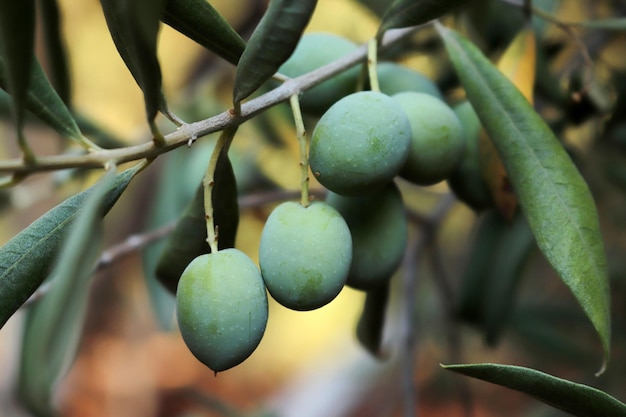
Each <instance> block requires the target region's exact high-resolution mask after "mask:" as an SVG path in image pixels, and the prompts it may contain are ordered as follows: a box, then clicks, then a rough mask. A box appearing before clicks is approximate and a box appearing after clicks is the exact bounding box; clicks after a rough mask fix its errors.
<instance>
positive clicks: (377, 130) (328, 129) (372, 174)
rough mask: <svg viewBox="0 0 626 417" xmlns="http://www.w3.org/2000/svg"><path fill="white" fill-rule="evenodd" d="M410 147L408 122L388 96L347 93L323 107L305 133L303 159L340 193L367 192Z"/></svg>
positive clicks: (394, 168) (388, 177)
mask: <svg viewBox="0 0 626 417" xmlns="http://www.w3.org/2000/svg"><path fill="white" fill-rule="evenodd" d="M410 145H411V125H410V123H409V120H408V119H407V116H406V114H405V113H404V111H403V110H402V107H400V105H399V104H398V103H397V102H396V101H395V100H393V99H392V98H391V97H389V96H387V95H385V94H382V93H378V92H373V91H361V92H358V93H353V94H350V95H348V96H346V97H344V98H342V99H341V100H339V101H338V102H336V103H335V104H333V106H332V107H331V108H330V109H328V111H327V112H326V113H324V115H323V116H322V117H321V119H320V120H319V122H318V123H317V125H316V126H315V129H314V130H313V134H312V136H311V146H310V154H309V162H310V165H311V171H312V172H313V174H314V175H315V177H316V178H317V180H318V181H319V182H320V183H321V184H322V185H324V186H325V187H326V188H328V189H329V190H331V191H334V192H336V193H338V194H344V195H358V194H365V193H368V192H373V191H375V190H376V189H380V188H382V187H383V186H384V185H385V184H387V183H388V182H390V181H391V180H392V179H393V178H394V177H395V176H396V175H397V174H398V172H399V171H400V168H401V167H402V166H403V165H404V163H405V161H406V158H407V156H408V150H409V146H410Z"/></svg>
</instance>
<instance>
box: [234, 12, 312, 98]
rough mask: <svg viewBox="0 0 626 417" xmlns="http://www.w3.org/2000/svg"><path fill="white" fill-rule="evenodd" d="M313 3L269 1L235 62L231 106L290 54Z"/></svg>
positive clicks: (260, 82)
mask: <svg viewBox="0 0 626 417" xmlns="http://www.w3.org/2000/svg"><path fill="white" fill-rule="evenodd" d="M316 5H317V0H271V1H270V4H269V6H268V9H267V11H266V12H265V14H264V15H263V17H262V18H261V21H260V22H259V24H258V26H257V27H256V29H255V30H254V32H253V33H252V36H251V37H250V40H249V41H248V45H247V46H246V49H245V50H244V51H243V54H242V55H241V59H240V60H239V65H238V66H237V74H236V75H235V86H234V90H233V101H234V102H235V107H237V105H238V103H239V102H240V101H241V100H243V99H244V98H246V97H248V96H249V95H250V94H252V93H253V92H254V91H255V90H256V89H257V88H259V87H260V86H261V85H262V84H263V83H264V82H265V81H267V80H269V79H270V78H271V77H272V76H273V75H274V74H275V73H276V71H278V68H279V67H280V66H281V65H282V64H283V63H284V62H285V61H286V60H287V58H289V56H291V54H292V53H293V51H294V49H295V48H296V45H297V44H298V41H299V40H300V37H301V36H302V31H304V28H305V27H306V25H307V24H308V23H309V20H310V18H311V15H312V14H313V11H314V10H315V6H316Z"/></svg>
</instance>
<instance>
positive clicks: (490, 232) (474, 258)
mask: <svg viewBox="0 0 626 417" xmlns="http://www.w3.org/2000/svg"><path fill="white" fill-rule="evenodd" d="M506 229H507V224H506V222H505V221H504V219H503V218H502V216H501V215H500V213H499V212H497V211H495V210H489V211H486V212H485V213H483V214H482V216H481V217H480V219H479V221H478V222H477V225H476V230H475V232H474V236H473V238H472V243H471V245H470V246H469V247H470V248H471V251H470V254H469V259H468V263H467V265H465V267H464V273H463V276H462V277H461V288H460V291H459V298H458V304H457V306H456V308H455V310H456V312H455V315H456V316H457V317H458V318H459V319H461V320H463V321H465V322H468V323H471V324H476V325H482V324H483V322H484V317H485V295H486V292H487V291H486V289H487V288H488V286H489V285H490V278H491V276H490V273H489V270H490V269H491V265H492V264H493V260H494V259H493V258H494V253H495V251H496V249H497V247H498V245H499V242H500V240H501V238H502V236H503V235H504V234H505V233H506Z"/></svg>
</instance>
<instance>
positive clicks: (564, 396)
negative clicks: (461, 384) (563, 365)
mask: <svg viewBox="0 0 626 417" xmlns="http://www.w3.org/2000/svg"><path fill="white" fill-rule="evenodd" d="M442 366H443V368H444V369H448V370H450V371H454V372H457V373H459V374H463V375H467V376H470V377H472V378H478V379H482V380H483V381H488V382H491V383H494V384H498V385H502V386H503V387H507V388H511V389H513V390H516V391H520V392H523V393H526V394H529V395H531V396H533V397H535V398H536V399H538V400H539V401H543V402H544V403H546V404H549V405H551V406H552V407H555V408H558V409H559V410H562V411H565V412H568V413H570V414H572V415H574V416H578V417H609V416H616V417H617V416H625V415H626V404H624V403H622V402H620V401H618V400H617V399H615V398H614V397H611V396H610V395H608V394H607V393H605V392H603V391H600V390H598V389H596V388H593V387H590V386H588V385H583V384H577V383H574V382H571V381H568V380H565V379H561V378H557V377H555V376H552V375H549V374H546V373H543V372H540V371H537V370H534V369H529V368H523V367H519V366H511V365H497V364H490V363H484V364H475V365H442Z"/></svg>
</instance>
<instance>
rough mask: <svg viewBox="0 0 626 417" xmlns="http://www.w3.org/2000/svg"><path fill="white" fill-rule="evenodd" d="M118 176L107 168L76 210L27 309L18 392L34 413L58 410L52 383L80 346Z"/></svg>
mask: <svg viewBox="0 0 626 417" xmlns="http://www.w3.org/2000/svg"><path fill="white" fill-rule="evenodd" d="M115 180H116V175H115V171H114V170H110V171H109V172H107V173H106V174H105V175H104V177H103V178H102V179H101V180H100V181H99V182H98V183H97V184H96V185H95V186H94V187H93V189H92V192H91V193H90V194H89V196H88V197H87V198H86V199H85V201H84V203H83V206H82V207H80V209H79V210H78V211H77V212H76V219H75V221H74V222H73V223H72V225H71V226H70V227H69V230H68V231H67V232H68V233H67V235H66V236H64V237H63V240H62V244H63V248H62V249H61V251H60V254H59V257H58V259H57V260H56V261H55V266H54V269H53V270H52V273H51V274H50V277H49V279H48V282H49V284H50V289H49V290H48V291H47V293H46V294H45V296H44V298H43V299H41V300H39V301H38V302H37V303H36V304H35V305H34V306H32V307H30V308H29V310H28V313H27V318H26V324H25V328H24V335H23V341H22V354H21V366H20V374H19V382H18V395H19V397H20V399H21V401H22V402H23V404H24V405H25V406H26V407H27V408H28V409H30V410H31V411H32V412H33V413H34V414H35V415H38V416H41V415H54V410H53V406H52V394H53V390H54V386H55V384H56V382H58V381H59V380H60V379H61V378H62V377H63V376H65V374H66V372H67V370H68V368H69V366H70V364H71V363H72V362H73V359H74V356H75V353H76V350H77V348H78V343H79V340H80V334H81V329H82V325H83V322H84V317H85V314H86V310H87V301H88V297H89V284H90V282H91V280H90V278H91V276H92V275H93V268H94V265H95V262H96V260H97V259H98V256H99V253H100V250H101V244H102V237H103V226H102V213H101V210H102V205H103V204H104V201H105V199H106V198H107V193H108V192H109V190H110V188H111V187H112V186H113V185H114V183H115Z"/></svg>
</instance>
